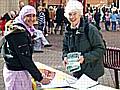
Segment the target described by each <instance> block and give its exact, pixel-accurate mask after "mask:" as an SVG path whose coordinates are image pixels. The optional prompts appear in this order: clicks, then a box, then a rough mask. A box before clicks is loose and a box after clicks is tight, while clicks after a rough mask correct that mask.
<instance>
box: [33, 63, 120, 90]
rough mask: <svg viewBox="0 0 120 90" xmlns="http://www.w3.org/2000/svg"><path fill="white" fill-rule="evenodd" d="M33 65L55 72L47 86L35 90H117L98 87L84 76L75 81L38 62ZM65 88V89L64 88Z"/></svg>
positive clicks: (97, 84)
mask: <svg viewBox="0 0 120 90" xmlns="http://www.w3.org/2000/svg"><path fill="white" fill-rule="evenodd" d="M35 65H36V66H37V68H38V69H47V70H50V71H54V72H56V75H55V77H54V79H53V80H52V81H51V83H50V84H49V85H42V87H37V90H41V88H42V90H118V89H115V88H111V87H108V86H103V85H100V84H99V83H98V82H96V81H93V80H92V79H90V78H89V77H87V76H86V75H82V77H81V78H80V79H79V80H77V79H76V78H74V77H73V76H71V75H68V74H66V73H64V72H62V71H59V70H56V69H54V68H52V67H49V66H47V65H45V64H42V63H40V62H35ZM86 80H87V81H86ZM66 86H67V88H65V87H66ZM68 86H70V87H68ZM60 87H64V88H60Z"/></svg>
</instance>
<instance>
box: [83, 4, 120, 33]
mask: <svg viewBox="0 0 120 90" xmlns="http://www.w3.org/2000/svg"><path fill="white" fill-rule="evenodd" d="M85 16H86V17H87V20H88V22H90V23H93V24H95V25H96V27H97V28H98V30H106V31H113V32H114V31H117V30H119V29H120V10H119V9H117V8H116V7H112V8H110V7H109V8H108V7H106V6H103V7H93V8H92V7H90V8H88V9H87V12H86V14H85ZM102 24H104V27H105V28H104V27H103V25H102ZM101 26H102V28H100V27H101Z"/></svg>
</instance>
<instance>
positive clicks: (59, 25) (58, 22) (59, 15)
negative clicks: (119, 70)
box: [54, 5, 64, 35]
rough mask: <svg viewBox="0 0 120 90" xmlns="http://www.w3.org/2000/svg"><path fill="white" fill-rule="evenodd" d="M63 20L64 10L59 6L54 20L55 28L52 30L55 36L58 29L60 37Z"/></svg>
mask: <svg viewBox="0 0 120 90" xmlns="http://www.w3.org/2000/svg"><path fill="white" fill-rule="evenodd" d="M63 20H64V8H62V7H61V5H60V6H58V8H57V10H56V18H55V22H56V26H55V30H54V32H55V34H57V31H58V30H59V28H60V35H61V34H62V24H63Z"/></svg>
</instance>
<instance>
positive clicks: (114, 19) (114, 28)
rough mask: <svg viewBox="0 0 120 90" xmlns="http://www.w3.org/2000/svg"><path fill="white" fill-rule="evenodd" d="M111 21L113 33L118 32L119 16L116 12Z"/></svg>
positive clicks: (111, 16) (113, 13)
mask: <svg viewBox="0 0 120 90" xmlns="http://www.w3.org/2000/svg"><path fill="white" fill-rule="evenodd" d="M110 19H111V22H112V31H116V22H117V14H116V13H115V11H113V12H112V14H111V15H110Z"/></svg>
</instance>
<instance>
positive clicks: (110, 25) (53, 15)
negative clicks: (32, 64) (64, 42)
mask: <svg viewBox="0 0 120 90" xmlns="http://www.w3.org/2000/svg"><path fill="white" fill-rule="evenodd" d="M24 5H25V4H24V2H20V3H19V9H20V10H21V9H22V7H24ZM64 7H65V6H64V5H58V6H52V5H51V6H48V8H46V7H45V6H44V5H43V6H42V5H40V6H38V7H37V9H36V11H37V14H36V16H37V22H36V24H37V27H35V28H36V30H37V31H38V32H37V35H40V36H38V37H39V39H41V37H43V38H42V39H43V40H42V39H41V42H44V41H46V43H47V45H46V44H45V43H41V44H40V45H35V46H39V47H41V48H42V47H44V46H52V45H49V41H47V39H46V36H48V35H50V34H60V35H63V32H64V31H65V30H66V26H67V24H69V21H68V20H67V18H66V17H65V16H64ZM20 10H18V11H17V10H12V11H9V12H6V13H5V14H3V16H1V17H0V19H1V21H2V22H1V23H2V25H3V27H2V28H1V29H2V32H3V33H2V35H4V31H5V27H4V26H5V24H6V23H7V22H8V21H9V20H13V19H14V18H15V17H16V16H18V14H19V11H20ZM84 16H85V18H86V21H87V22H89V23H92V24H94V25H95V26H96V27H97V28H98V30H99V31H103V30H104V31H113V32H114V31H118V30H120V10H119V9H117V8H115V7H113V8H108V7H106V6H103V7H87V11H86V13H85V15H84ZM45 39H46V40H45ZM36 42H37V41H36ZM35 48H36V47H35ZM37 48H38V47H37ZM40 51H42V50H41V49H40Z"/></svg>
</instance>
